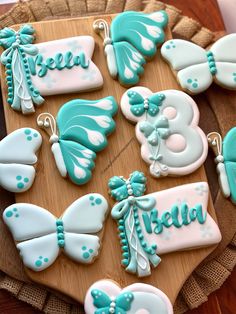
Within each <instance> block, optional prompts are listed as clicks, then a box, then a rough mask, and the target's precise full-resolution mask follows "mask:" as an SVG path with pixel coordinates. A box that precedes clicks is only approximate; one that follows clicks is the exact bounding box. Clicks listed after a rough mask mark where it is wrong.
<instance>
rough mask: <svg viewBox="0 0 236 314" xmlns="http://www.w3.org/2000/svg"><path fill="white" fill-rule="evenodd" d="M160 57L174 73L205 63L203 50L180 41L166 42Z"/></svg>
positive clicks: (205, 58) (187, 42)
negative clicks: (168, 64)
mask: <svg viewBox="0 0 236 314" xmlns="http://www.w3.org/2000/svg"><path fill="white" fill-rule="evenodd" d="M161 55H162V57H163V58H164V59H165V60H166V61H167V62H168V63H170V65H171V67H172V68H173V70H175V71H179V70H182V69H185V68H187V67H189V66H192V65H196V64H201V63H207V55H206V51H205V50H204V49H203V48H201V47H200V46H198V45H196V44H193V43H191V42H190V41H187V40H182V39H171V40H168V41H166V42H165V43H164V44H163V45H162V47H161Z"/></svg>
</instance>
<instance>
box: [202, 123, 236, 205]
mask: <svg viewBox="0 0 236 314" xmlns="http://www.w3.org/2000/svg"><path fill="white" fill-rule="evenodd" d="M207 139H208V142H209V146H210V147H211V148H212V149H213V151H214V153H215V155H216V158H215V162H216V171H217V173H218V178H219V185H220V188H221V191H222V194H223V195H224V196H225V197H226V198H228V197H230V199H231V201H232V202H233V203H234V204H236V186H235V173H236V162H235V158H236V154H235V150H234V147H235V142H236V128H235V127H234V128H232V129H230V130H229V131H228V133H227V134H226V136H225V137H224V139H223V141H222V137H221V135H220V134H219V133H217V132H211V133H209V134H208V135H207Z"/></svg>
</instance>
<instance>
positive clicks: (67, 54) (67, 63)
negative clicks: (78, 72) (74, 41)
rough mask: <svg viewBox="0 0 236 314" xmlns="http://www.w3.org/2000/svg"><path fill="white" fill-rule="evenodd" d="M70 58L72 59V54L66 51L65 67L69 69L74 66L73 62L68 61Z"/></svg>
mask: <svg viewBox="0 0 236 314" xmlns="http://www.w3.org/2000/svg"><path fill="white" fill-rule="evenodd" d="M72 59H73V54H72V53H71V52H70V51H68V52H67V53H66V54H65V67H66V68H67V69H71V68H72V67H73V66H74V64H73V63H70V62H71V60H72Z"/></svg>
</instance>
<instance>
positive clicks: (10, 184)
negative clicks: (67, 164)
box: [0, 128, 42, 193]
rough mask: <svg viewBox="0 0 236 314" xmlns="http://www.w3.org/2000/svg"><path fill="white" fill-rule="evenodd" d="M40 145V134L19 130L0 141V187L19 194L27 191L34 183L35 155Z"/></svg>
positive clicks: (24, 129)
mask: <svg viewBox="0 0 236 314" xmlns="http://www.w3.org/2000/svg"><path fill="white" fill-rule="evenodd" d="M41 144H42V137H41V135H40V133H39V132H38V131H36V130H34V129H31V128H21V129H18V130H15V131H14V132H12V133H10V134H9V135H7V136H6V137H5V138H4V139H2V140H1V141H0V186H2V187H3V188H4V189H6V190H8V191H10V192H14V193H19V192H25V191H27V190H29V189H30V188H31V186H32V184H33V182H34V178H35V169H34V167H33V165H34V164H35V163H36V162H37V156H36V155H35V153H36V152H37V151H38V149H39V148H40V146H41Z"/></svg>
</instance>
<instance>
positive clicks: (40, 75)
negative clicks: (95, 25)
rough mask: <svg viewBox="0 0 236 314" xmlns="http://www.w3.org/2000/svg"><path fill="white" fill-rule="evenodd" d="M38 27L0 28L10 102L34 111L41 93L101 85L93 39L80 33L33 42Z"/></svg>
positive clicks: (28, 110) (25, 109)
mask: <svg viewBox="0 0 236 314" xmlns="http://www.w3.org/2000/svg"><path fill="white" fill-rule="evenodd" d="M34 33H35V30H34V28H33V27H32V26H30V25H23V26H21V28H20V29H19V30H18V31H15V30H13V29H11V28H4V29H2V30H1V31H0V45H1V46H2V47H3V48H5V51H4V52H3V53H2V55H1V62H2V63H3V64H4V65H5V67H6V81H7V86H8V99H7V101H8V103H9V104H10V105H11V107H12V108H13V109H14V110H18V111H22V113H23V114H28V113H32V112H34V111H35V109H34V105H33V104H35V105H40V104H42V103H43V101H44V99H43V97H42V96H46V95H56V94H65V93H72V92H81V91H85V90H91V89H96V88H99V87H101V86H102V85H103V78H102V76H101V73H100V71H99V70H98V68H97V67H96V65H95V64H94V63H93V62H92V60H91V57H92V55H93V51H94V39H93V37H91V36H78V37H71V38H65V39H59V40H54V41H49V42H44V43H40V44H33V41H34V39H35V37H34Z"/></svg>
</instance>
